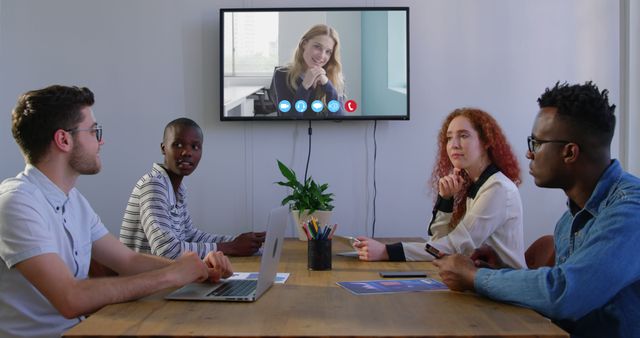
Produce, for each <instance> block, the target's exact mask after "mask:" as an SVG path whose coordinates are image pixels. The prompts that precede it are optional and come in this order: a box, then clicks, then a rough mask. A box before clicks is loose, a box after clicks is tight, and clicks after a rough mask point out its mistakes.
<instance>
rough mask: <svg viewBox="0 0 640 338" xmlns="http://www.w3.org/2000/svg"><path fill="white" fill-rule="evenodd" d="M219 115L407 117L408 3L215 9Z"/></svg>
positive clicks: (262, 117)
mask: <svg viewBox="0 0 640 338" xmlns="http://www.w3.org/2000/svg"><path fill="white" fill-rule="evenodd" d="M220 119H221V120H222V121H237V120H241V121H249V120H377V119H380V120H408V119H409V8H408V7H340V8H234V9H232V8H223V9H220Z"/></svg>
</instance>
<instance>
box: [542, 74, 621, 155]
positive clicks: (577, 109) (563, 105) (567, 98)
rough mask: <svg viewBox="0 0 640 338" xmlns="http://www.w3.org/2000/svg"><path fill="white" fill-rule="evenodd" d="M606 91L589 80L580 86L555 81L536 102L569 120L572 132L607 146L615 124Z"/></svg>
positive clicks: (612, 108)
mask: <svg viewBox="0 0 640 338" xmlns="http://www.w3.org/2000/svg"><path fill="white" fill-rule="evenodd" d="M608 94H609V91H608V90H606V89H605V90H603V91H600V90H599V89H598V86H596V85H595V84H594V83H593V82H591V81H587V82H585V83H584V85H580V84H574V85H569V84H568V83H566V82H564V83H560V82H556V85H555V86H554V87H553V88H551V89H549V88H547V89H546V90H545V92H544V93H543V94H542V95H541V96H540V97H539V98H538V105H539V106H540V108H548V107H554V108H557V113H558V115H559V116H561V117H563V118H564V119H566V120H567V121H568V122H569V125H570V126H572V128H573V130H575V131H576V134H580V135H584V136H586V137H588V138H590V139H594V140H595V141H597V142H598V144H599V145H602V146H607V147H609V146H610V145H611V140H612V139H613V133H614V130H615V127H616V117H615V115H614V114H613V113H614V111H615V109H616V106H615V105H613V104H612V105H609V95H608Z"/></svg>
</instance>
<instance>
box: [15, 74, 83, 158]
mask: <svg viewBox="0 0 640 338" xmlns="http://www.w3.org/2000/svg"><path fill="white" fill-rule="evenodd" d="M93 103H94V99H93V92H91V90H89V88H86V87H82V88H79V87H75V86H73V87H67V86H61V85H53V86H49V87H46V88H43V89H37V90H32V91H28V92H26V93H24V94H22V95H21V96H20V97H19V98H18V103H17V104H16V107H15V108H14V109H13V113H12V118H11V120H12V125H11V132H12V133H13V138H14V139H15V140H16V143H18V146H19V147H20V149H21V150H22V153H23V154H24V156H25V159H26V161H27V162H28V163H31V164H36V163H38V162H39V161H40V160H42V157H43V156H44V155H45V154H46V152H47V149H48V147H49V144H50V143H51V140H52V139H53V135H54V134H55V132H56V131H57V130H59V129H72V128H75V127H76V126H77V125H78V124H79V123H80V122H82V113H81V112H80V111H81V110H82V109H83V108H85V107H90V106H92V105H93Z"/></svg>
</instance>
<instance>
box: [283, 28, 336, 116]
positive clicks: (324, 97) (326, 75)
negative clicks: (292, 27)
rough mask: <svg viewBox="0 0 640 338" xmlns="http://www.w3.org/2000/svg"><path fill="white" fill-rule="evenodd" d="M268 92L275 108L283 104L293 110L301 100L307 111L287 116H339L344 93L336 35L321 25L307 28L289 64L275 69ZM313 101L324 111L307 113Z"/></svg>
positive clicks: (294, 112) (309, 111) (292, 112)
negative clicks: (287, 104) (274, 103)
mask: <svg viewBox="0 0 640 338" xmlns="http://www.w3.org/2000/svg"><path fill="white" fill-rule="evenodd" d="M271 88H272V91H273V93H274V96H275V97H274V99H275V102H276V104H278V103H279V102H281V101H283V100H287V101H289V103H290V104H291V105H292V106H294V105H295V103H296V102H297V101H299V100H302V101H304V102H305V103H306V105H307V107H308V108H307V109H306V110H305V111H303V112H298V111H297V110H296V109H295V108H294V107H292V109H291V111H289V114H287V115H293V116H295V115H296V114H297V115H301V116H311V117H313V116H327V115H329V116H330V115H342V114H343V110H342V106H343V104H344V98H345V94H344V93H345V91H344V79H343V76H342V64H341V63H340V38H339V36H338V32H337V31H336V30H335V29H333V28H332V27H330V26H327V25H324V24H318V25H315V26H313V27H311V28H310V29H309V30H308V31H307V32H306V33H304V35H303V36H302V37H301V38H300V41H299V42H298V45H297V46H296V49H295V51H294V55H293V60H292V61H291V62H290V63H289V64H288V65H287V66H284V67H278V68H276V70H275V72H274V74H273V78H272V83H271ZM316 100H319V101H321V102H322V103H323V107H324V108H323V109H322V111H320V112H317V113H316V112H314V111H313V110H312V109H311V104H312V102H314V101H316ZM332 101H333V102H334V103H333V105H332V104H330V103H331V102H332ZM336 103H337V104H338V105H335V104H336ZM336 107H337V109H336Z"/></svg>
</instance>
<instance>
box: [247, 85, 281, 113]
mask: <svg viewBox="0 0 640 338" xmlns="http://www.w3.org/2000/svg"><path fill="white" fill-rule="evenodd" d="M250 97H251V98H252V99H253V113H254V115H269V114H273V113H275V112H276V105H275V103H274V102H273V95H272V93H271V88H263V89H262V90H260V91H258V92H256V93H255V94H253V95H251V96H250Z"/></svg>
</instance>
